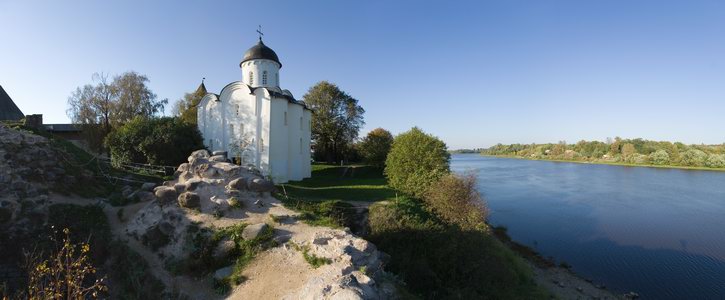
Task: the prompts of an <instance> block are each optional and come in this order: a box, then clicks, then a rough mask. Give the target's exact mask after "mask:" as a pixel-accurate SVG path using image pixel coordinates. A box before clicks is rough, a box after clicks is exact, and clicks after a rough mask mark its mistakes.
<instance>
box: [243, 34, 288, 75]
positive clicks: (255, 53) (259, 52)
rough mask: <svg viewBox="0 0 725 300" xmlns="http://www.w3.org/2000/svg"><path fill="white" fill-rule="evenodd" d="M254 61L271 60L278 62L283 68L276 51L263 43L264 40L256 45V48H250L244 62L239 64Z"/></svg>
mask: <svg viewBox="0 0 725 300" xmlns="http://www.w3.org/2000/svg"><path fill="white" fill-rule="evenodd" d="M253 59H269V60H273V61H275V62H277V63H278V64H279V66H280V68H281V67H282V63H281V62H279V57H277V53H274V50H272V48H269V47H267V46H266V45H265V44H264V43H262V40H261V39H260V40H259V43H257V44H256V45H254V47H252V48H249V50H247V52H244V58H242V62H241V63H239V65H241V64H242V63H244V62H245V61H249V60H253Z"/></svg>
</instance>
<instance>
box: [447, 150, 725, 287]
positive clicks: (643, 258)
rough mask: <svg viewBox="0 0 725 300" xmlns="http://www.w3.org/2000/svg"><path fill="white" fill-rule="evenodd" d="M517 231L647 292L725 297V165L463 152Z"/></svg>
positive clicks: (546, 249)
mask: <svg viewBox="0 0 725 300" xmlns="http://www.w3.org/2000/svg"><path fill="white" fill-rule="evenodd" d="M451 169H452V170H453V171H455V172H474V173H475V174H476V176H477V178H478V187H479V190H480V191H481V193H482V194H483V196H484V198H485V201H486V202H487V204H488V207H489V208H490V210H491V213H490V217H489V222H490V223H492V224H493V225H496V226H505V227H507V228H508V233H509V235H510V236H511V238H513V239H514V240H515V241H517V242H520V243H522V244H525V245H527V246H530V247H532V248H534V249H535V250H537V251H538V252H539V253H541V254H542V255H543V256H545V257H553V258H554V259H555V261H556V262H557V263H558V262H566V263H568V264H570V265H571V266H573V270H574V271H575V272H576V273H577V274H579V275H581V276H582V277H584V278H589V279H592V280H594V283H595V284H597V283H598V284H604V285H606V286H607V287H608V288H609V289H611V290H614V291H617V292H628V291H635V292H637V293H639V294H640V295H641V296H642V299H725V172H711V171H695V170H678V169H659V168H644V167H625V166H610V165H596V164H578V163H567V162H549V161H533V160H523V159H510V158H496V157H484V156H480V155H477V154H456V155H453V156H452V159H451Z"/></svg>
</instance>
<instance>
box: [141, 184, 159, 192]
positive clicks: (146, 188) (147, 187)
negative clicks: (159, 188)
mask: <svg viewBox="0 0 725 300" xmlns="http://www.w3.org/2000/svg"><path fill="white" fill-rule="evenodd" d="M154 187H156V183H153V182H146V183H144V184H142V185H141V190H142V191H147V192H150V191H153V190H154Z"/></svg>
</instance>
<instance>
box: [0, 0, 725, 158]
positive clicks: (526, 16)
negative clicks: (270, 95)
mask: <svg viewBox="0 0 725 300" xmlns="http://www.w3.org/2000/svg"><path fill="white" fill-rule="evenodd" d="M112 2H113V3H112ZM238 2H239V1H228V2H218V1H193V2H192V1H186V2H182V1H47V2H39V1H12V2H10V1H5V0H0V32H2V34H0V85H2V86H3V87H4V88H5V90H6V91H7V92H8V93H9V94H10V96H11V97H12V98H13V99H14V100H15V102H16V104H17V105H18V106H19V107H20V109H21V110H23V112H24V113H26V114H31V113H42V114H43V115H44V118H45V120H46V123H62V122H68V117H67V116H66V113H65V111H66V108H67V104H66V102H67V98H68V96H69V95H70V93H71V92H72V91H73V90H74V89H75V88H76V87H78V86H81V85H83V84H86V83H89V82H90V81H91V75H92V74H93V73H94V72H105V73H109V74H118V73H122V72H124V71H128V70H134V71H137V72H140V73H142V74H146V75H147V76H148V77H149V79H150V80H151V82H150V87H151V88H152V89H153V91H154V92H156V93H157V94H158V96H159V97H160V98H169V99H170V101H171V102H173V101H174V100H176V99H179V98H180V97H181V96H182V95H183V94H184V93H185V92H189V91H192V90H194V89H195V88H196V87H197V86H198V84H199V82H200V81H201V78H202V77H206V78H207V80H206V83H207V88H209V90H210V91H211V92H217V93H218V92H219V91H220V90H221V88H222V87H223V86H225V85H226V84H227V83H229V82H232V81H236V80H239V79H240V77H241V74H240V71H239V61H240V59H241V57H242V54H243V53H244V51H245V50H246V49H247V48H249V47H251V46H252V45H254V43H255V42H256V39H257V36H256V33H255V29H256V28H257V25H260V24H261V25H262V27H263V31H264V33H265V36H264V40H265V43H266V44H267V45H268V46H270V47H271V48H273V49H274V50H275V51H276V52H277V54H278V55H279V56H280V60H281V61H282V63H283V65H284V67H283V68H282V72H281V74H280V81H281V83H282V87H283V88H286V89H289V90H291V91H292V93H293V94H294V95H295V96H296V97H298V98H301V97H302V96H303V95H304V94H305V92H306V91H307V89H308V88H309V87H310V86H312V85H313V84H314V83H316V82H318V81H320V80H328V81H331V82H334V83H336V84H338V85H339V86H340V87H341V88H342V89H343V90H345V91H347V92H348V93H349V94H351V95H352V96H354V97H356V98H357V99H359V100H360V104H361V105H362V106H363V107H364V108H365V110H366V111H367V112H366V114H365V121H366V122H367V125H366V126H365V128H364V130H363V133H365V132H367V131H369V130H370V129H372V128H375V127H383V128H386V129H389V130H390V131H392V132H393V133H400V132H402V131H405V130H407V129H409V128H410V127H412V126H414V125H417V126H420V127H421V128H423V129H424V130H425V131H427V132H430V133H433V134H435V135H437V136H439V137H440V138H442V139H443V140H444V141H446V142H447V143H448V145H449V147H450V148H461V147H484V146H490V145H492V144H495V143H499V142H501V143H514V142H521V143H531V142H556V141H559V140H566V141H568V142H576V141H577V140H580V139H588V140H589V139H597V140H604V139H605V138H606V137H614V136H622V137H643V138H647V139H655V140H677V141H683V142H686V143H723V142H725V1H661V0H660V1H503V0H501V1H471V2H455V1H431V2H423V1H254V2H245V3H243V4H242V3H238ZM393 2H395V3H393Z"/></svg>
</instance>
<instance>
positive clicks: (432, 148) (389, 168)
mask: <svg viewBox="0 0 725 300" xmlns="http://www.w3.org/2000/svg"><path fill="white" fill-rule="evenodd" d="M450 159H451V156H450V154H449V153H448V151H447V147H446V144H445V143H444V142H443V141H441V140H440V139H438V138H436V137H435V136H432V135H430V134H427V133H425V132H423V131H422V130H421V129H420V128H418V127H413V128H412V129H411V130H409V131H407V132H404V133H402V134H400V135H398V136H397V137H395V139H394V140H393V146H392V147H391V148H390V153H388V158H387V159H386V160H385V176H387V177H388V184H390V186H391V187H393V188H395V189H398V190H400V191H402V192H404V193H406V194H409V195H412V196H415V197H418V198H420V197H421V196H423V194H424V193H425V192H426V190H427V189H428V187H430V186H431V185H432V184H433V183H435V182H436V181H438V179H440V178H441V177H443V176H445V175H447V174H448V173H449V172H450V169H449V165H450Z"/></svg>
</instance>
